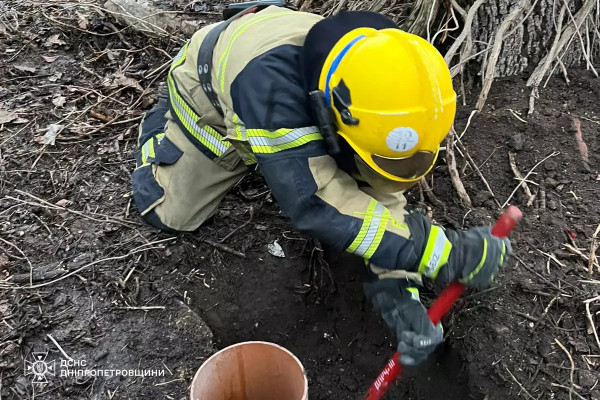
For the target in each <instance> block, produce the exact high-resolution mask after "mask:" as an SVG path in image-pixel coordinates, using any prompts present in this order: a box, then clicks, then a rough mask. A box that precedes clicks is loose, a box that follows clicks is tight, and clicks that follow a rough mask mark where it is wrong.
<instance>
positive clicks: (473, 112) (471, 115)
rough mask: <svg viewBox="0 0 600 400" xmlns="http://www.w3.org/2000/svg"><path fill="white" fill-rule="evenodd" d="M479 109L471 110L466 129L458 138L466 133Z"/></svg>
mask: <svg viewBox="0 0 600 400" xmlns="http://www.w3.org/2000/svg"><path fill="white" fill-rule="evenodd" d="M478 112H479V111H477V110H473V111H471V114H469V118H468V119H467V125H465V129H463V131H462V132H461V133H460V135H458V136H457V137H456V139H457V140H460V139H462V137H463V136H464V135H465V133H467V129H469V126H470V125H471V119H472V118H473V116H474V115H475V114H477V113H478Z"/></svg>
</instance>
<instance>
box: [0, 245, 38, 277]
mask: <svg viewBox="0 0 600 400" xmlns="http://www.w3.org/2000/svg"><path fill="white" fill-rule="evenodd" d="M0 241H2V242H3V243H5V244H7V245H9V246H11V247H12V248H14V249H15V250H17V251H18V252H19V253H21V255H22V256H23V259H25V261H27V264H28V265H29V284H30V285H33V265H32V264H31V261H29V258H28V257H27V256H26V255H25V253H23V251H22V250H21V249H20V248H19V247H17V245H16V244H13V243H11V242H9V241H8V240H5V239H2V238H1V237H0Z"/></svg>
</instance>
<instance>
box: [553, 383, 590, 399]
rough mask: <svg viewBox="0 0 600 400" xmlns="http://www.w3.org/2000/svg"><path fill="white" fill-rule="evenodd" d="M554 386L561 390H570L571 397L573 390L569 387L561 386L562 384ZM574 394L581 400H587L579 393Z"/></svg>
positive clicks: (574, 392) (554, 384)
mask: <svg viewBox="0 0 600 400" xmlns="http://www.w3.org/2000/svg"><path fill="white" fill-rule="evenodd" d="M552 386H554V387H559V388H561V389H565V390H568V391H569V395H570V394H571V388H569V387H568V386H565V385H561V384H558V383H552ZM573 394H574V395H575V396H577V397H579V398H580V399H581V400H587V399H586V398H585V397H583V396H582V395H580V394H579V393H577V392H576V391H573Z"/></svg>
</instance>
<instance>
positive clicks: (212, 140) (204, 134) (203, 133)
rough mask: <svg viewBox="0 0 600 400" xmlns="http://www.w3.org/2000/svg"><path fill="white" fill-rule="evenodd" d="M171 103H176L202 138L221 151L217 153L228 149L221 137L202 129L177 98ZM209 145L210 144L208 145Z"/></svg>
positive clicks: (188, 122)
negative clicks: (218, 137)
mask: <svg viewBox="0 0 600 400" xmlns="http://www.w3.org/2000/svg"><path fill="white" fill-rule="evenodd" d="M171 103H172V104H174V105H175V107H177V110H179V112H180V113H181V115H182V116H183V118H184V119H185V122H187V124H188V125H189V126H190V127H191V128H192V129H193V130H194V131H195V132H196V133H197V134H198V135H200V136H202V138H204V139H206V140H207V141H208V142H209V143H210V144H211V145H213V146H214V147H215V148H216V149H217V150H218V151H219V153H217V152H215V154H217V155H218V156H220V155H222V154H223V153H225V152H226V151H227V146H225V145H224V144H223V142H221V141H220V140H219V139H217V138H215V137H214V136H213V135H211V134H210V133H208V132H207V131H205V130H204V129H202V128H200V127H199V126H198V124H197V123H196V121H195V120H194V118H192V116H191V115H190V114H188V113H187V111H186V110H185V108H184V107H182V105H181V104H180V102H179V100H178V99H176V101H171ZM184 125H185V124H184ZM207 147H209V146H207ZM210 150H212V151H214V149H210Z"/></svg>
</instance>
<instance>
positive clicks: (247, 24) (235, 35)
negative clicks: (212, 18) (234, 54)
mask: <svg viewBox="0 0 600 400" xmlns="http://www.w3.org/2000/svg"><path fill="white" fill-rule="evenodd" d="M291 14H295V13H294V12H284V13H278V14H267V15H263V16H259V17H254V18H252V19H250V20H249V21H247V22H245V23H243V24H241V25H240V26H238V28H237V29H236V30H235V31H234V32H233V34H232V35H231V39H229V43H227V47H226V48H225V51H224V52H223V54H222V55H221V58H220V59H219V70H218V71H217V79H218V80H219V84H220V87H221V92H224V91H225V70H226V68H227V60H228V59H229V52H230V51H231V48H232V47H233V43H234V42H235V40H236V39H237V38H238V37H239V36H240V35H241V34H242V33H244V31H245V30H246V29H248V28H250V27H251V26H252V25H254V24H256V23H257V22H261V21H264V20H267V19H270V18H275V17H279V16H282V15H291Z"/></svg>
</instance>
